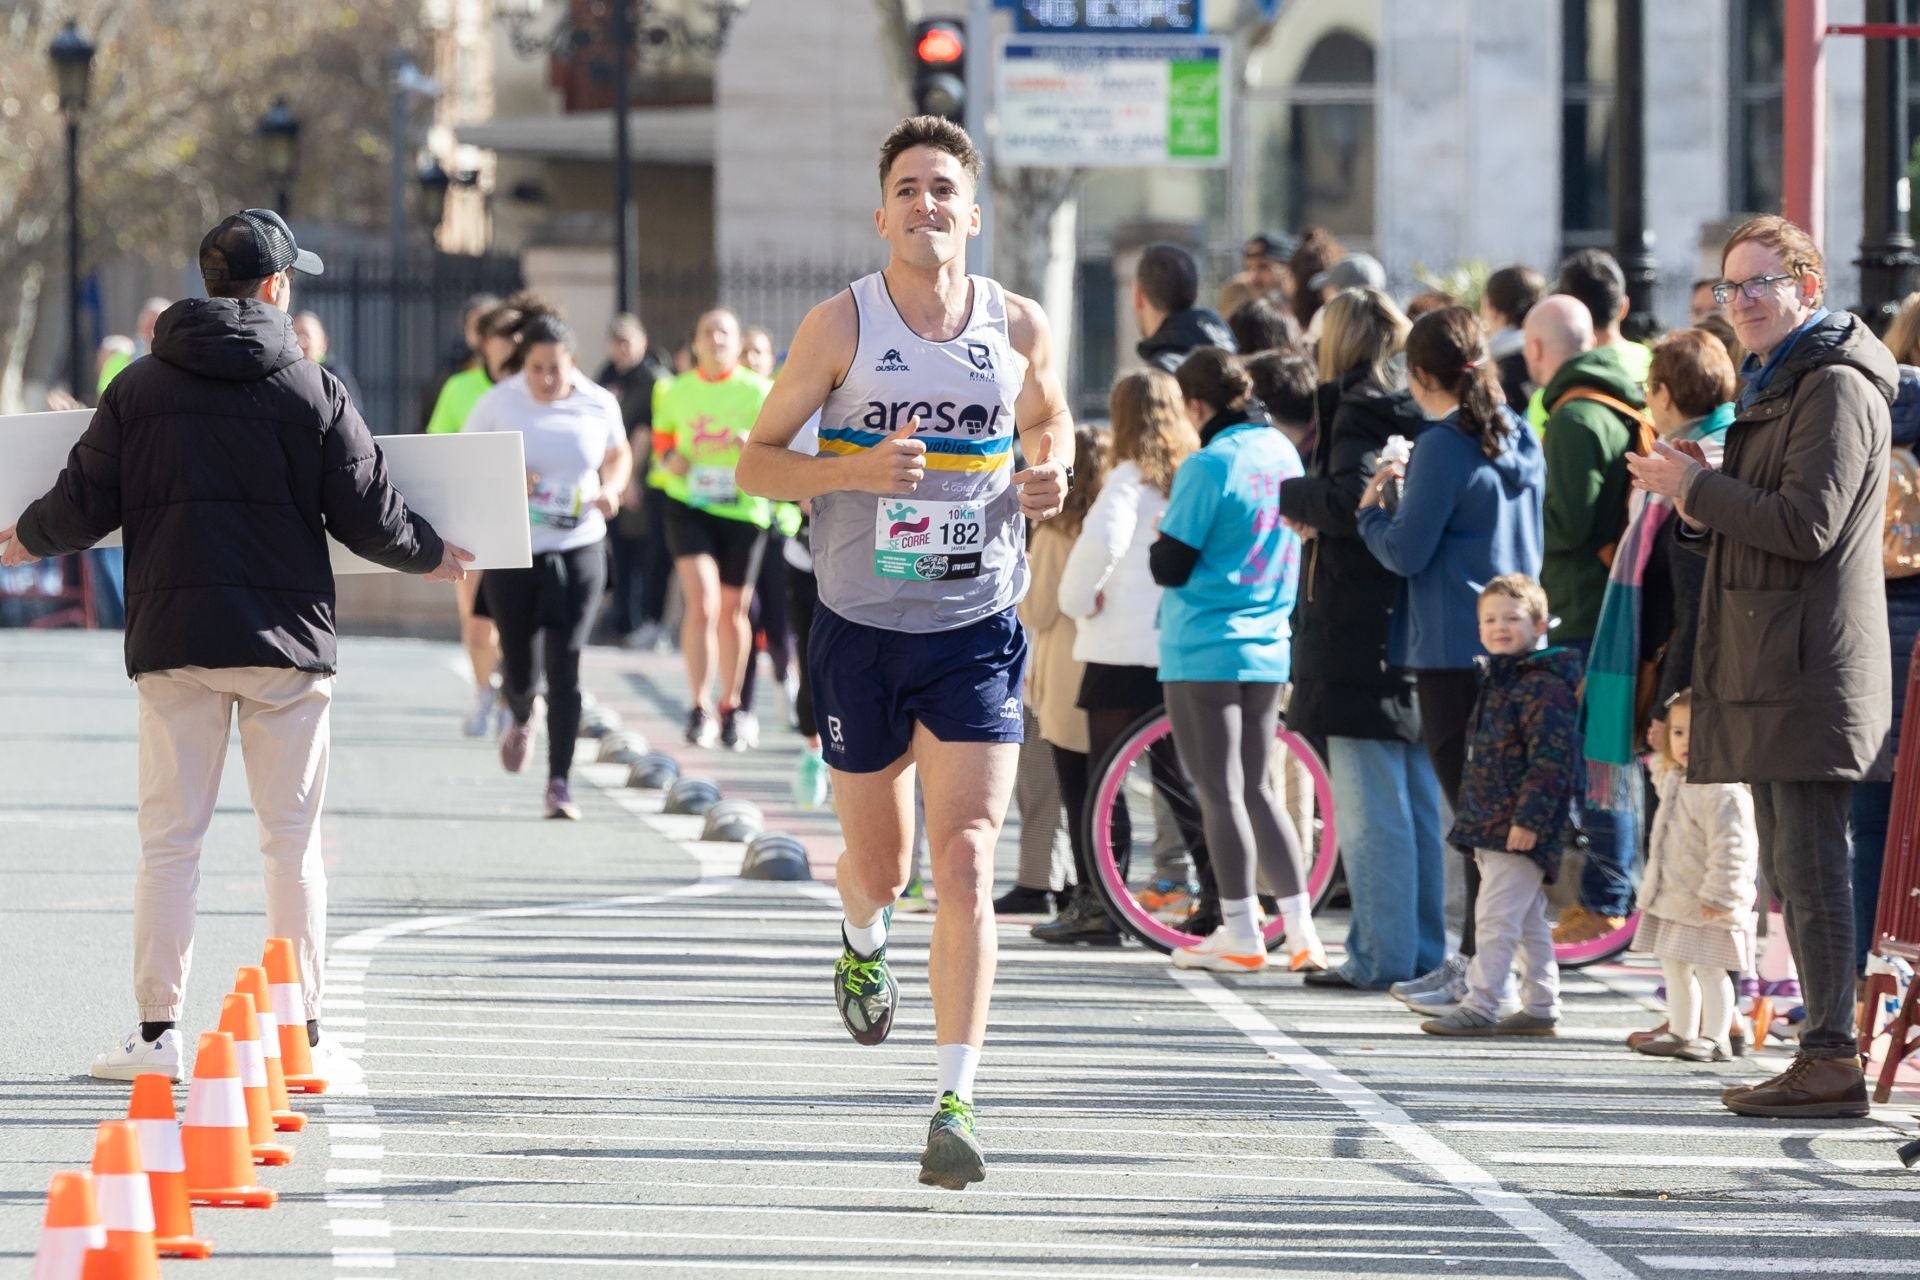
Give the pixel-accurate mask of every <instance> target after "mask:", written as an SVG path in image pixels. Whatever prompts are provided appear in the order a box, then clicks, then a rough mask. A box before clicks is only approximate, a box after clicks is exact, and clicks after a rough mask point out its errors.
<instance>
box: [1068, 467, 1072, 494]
mask: <svg viewBox="0 0 1920 1280" xmlns="http://www.w3.org/2000/svg"><path fill="white" fill-rule="evenodd" d="M1067 488H1069V489H1071V488H1073V468H1072V467H1068V468H1067Z"/></svg>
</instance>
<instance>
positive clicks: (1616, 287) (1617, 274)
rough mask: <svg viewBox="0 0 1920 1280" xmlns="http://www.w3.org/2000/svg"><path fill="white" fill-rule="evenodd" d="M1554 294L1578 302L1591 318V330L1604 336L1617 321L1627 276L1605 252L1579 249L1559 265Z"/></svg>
mask: <svg viewBox="0 0 1920 1280" xmlns="http://www.w3.org/2000/svg"><path fill="white" fill-rule="evenodd" d="M1553 291H1554V292H1555V293H1566V294H1571V295H1572V296H1574V297H1576V298H1578V299H1579V300H1580V304H1581V305H1582V306H1584V307H1585V308H1586V309H1587V314H1588V315H1590V316H1592V317H1593V331H1594V332H1595V333H1596V334H1599V333H1605V332H1606V331H1607V330H1608V329H1611V328H1612V327H1613V326H1614V325H1616V324H1618V323H1619V322H1620V304H1621V303H1622V302H1625V301H1626V300H1627V277H1626V273H1625V272H1623V271H1621V270H1620V263H1619V261H1618V260H1617V259H1615V258H1614V256H1613V255H1612V254H1610V253H1608V252H1607V251H1606V250H1605V249H1582V250H1580V252H1578V253H1574V254H1569V255H1568V256H1567V259H1566V261H1564V262H1562V263H1561V264H1560V281H1559V283H1558V284H1556V285H1555V286H1554V290H1553Z"/></svg>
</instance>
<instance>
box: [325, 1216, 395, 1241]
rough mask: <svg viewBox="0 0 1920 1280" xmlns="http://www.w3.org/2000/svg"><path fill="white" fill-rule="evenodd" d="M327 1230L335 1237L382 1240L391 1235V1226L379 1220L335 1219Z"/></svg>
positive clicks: (389, 1223) (328, 1225)
mask: <svg viewBox="0 0 1920 1280" xmlns="http://www.w3.org/2000/svg"><path fill="white" fill-rule="evenodd" d="M327 1229H328V1230H329V1231H331V1232H333V1234H334V1235H336V1236H352V1237H357V1238H360V1239H368V1240H372V1239H379V1240H384V1239H386V1238H387V1237H389V1236H391V1235H392V1234H393V1224H392V1223H391V1222H388V1221H386V1220H385V1219H379V1218H335V1219H334V1220H333V1221H332V1222H329V1223H328V1224H327Z"/></svg>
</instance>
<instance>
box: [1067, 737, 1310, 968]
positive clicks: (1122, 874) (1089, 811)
mask: <svg viewBox="0 0 1920 1280" xmlns="http://www.w3.org/2000/svg"><path fill="white" fill-rule="evenodd" d="M1268 770H1269V775H1270V776H1271V777H1273V778H1274V780H1275V785H1274V792H1275V794H1276V796H1279V797H1281V798H1282V799H1283V805H1282V808H1283V810H1284V811H1285V812H1286V814H1287V816H1288V817H1289V818H1291V819H1292V821H1293V823H1294V826H1295V829H1296V830H1297V831H1298V832H1299V834H1300V843H1301V851H1302V853H1303V854H1304V856H1305V860H1306V866H1305V867H1304V868H1303V870H1304V871H1305V878H1306V891H1307V896H1308V899H1309V900H1310V901H1311V902H1312V903H1313V904H1314V905H1315V906H1316V907H1317V906H1319V904H1320V903H1321V901H1322V900H1323V899H1324V898H1325V897H1326V894H1327V891H1328V890H1329V889H1331V888H1332V886H1333V881H1334V874H1335V872H1336V871H1337V870H1338V868H1339V863H1340V852H1339V850H1340V844H1339V832H1338V830H1337V829H1336V827H1335V824H1334V815H1333V786H1332V784H1331V783H1330V782H1329V781H1328V778H1327V769H1326V766H1325V765H1324V764H1323V763H1321V760H1320V757H1319V756H1318V755H1317V754H1316V753H1315V752H1314V750H1313V748H1312V747H1310V746H1308V745H1307V743H1306V741H1305V739H1303V738H1301V737H1300V736H1299V735H1298V734H1296V733H1294V732H1293V731H1292V730H1290V729H1288V728H1287V726H1286V724H1285V722H1284V721H1283V722H1281V724H1280V725H1279V728H1278V729H1277V731H1276V732H1275V734H1274V751H1273V754H1272V756H1271V757H1270V760H1269V764H1268ZM1156 801H1157V803H1156ZM1162 814H1168V815H1170V816H1171V817H1172V819H1173V824H1174V830H1173V831H1170V832H1167V831H1161V830H1160V827H1161V825H1162V821H1161V815H1162ZM1116 818H1118V819H1119V822H1118V825H1119V829H1120V834H1121V835H1122V836H1123V837H1124V838H1125V841H1126V847H1125V848H1119V847H1116V845H1117V844H1118V843H1119V842H1118V841H1117V840H1116V838H1115V827H1116ZM1083 820H1084V822H1085V823H1086V825H1087V831H1086V848H1087V851H1088V855H1089V858H1090V860H1091V861H1092V863H1093V869H1094V888H1095V890H1096V891H1097V892H1098V893H1099V894H1100V897H1101V900H1102V902H1103V903H1104V904H1105V906H1106V909H1107V913H1108V914H1109V915H1111V916H1112V917H1113V918H1114V920H1115V921H1116V922H1117V923H1118V924H1119V925H1120V927H1121V928H1122V929H1124V930H1125V931H1126V932H1128V933H1130V934H1132V935H1133V936H1134V937H1135V938H1137V939H1139V940H1140V941H1141V942H1143V943H1145V944H1146V945H1147V946H1150V947H1152V948H1154V949H1155V950H1157V951H1172V950H1173V949H1174V948H1175V947H1179V946H1186V945H1188V944H1190V943H1193V942H1197V941H1199V938H1200V935H1199V934H1196V933H1190V932H1188V931H1186V930H1185V929H1183V928H1182V927H1181V923H1182V921H1183V920H1185V919H1187V918H1189V917H1190V914H1191V908H1192V904H1191V902H1189V903H1188V904H1186V906H1185V907H1184V908H1176V909H1174V910H1171V911H1167V910H1162V911H1155V910H1152V909H1150V908H1149V907H1147V906H1146V905H1144V904H1143V903H1142V902H1141V900H1140V894H1141V893H1142V892H1144V891H1145V889H1146V886H1147V884H1148V882H1149V881H1150V880H1151V879H1152V878H1153V876H1152V868H1153V859H1152V858H1151V857H1136V856H1135V853H1136V851H1139V852H1142V853H1144V852H1145V851H1146V850H1148V849H1151V848H1154V847H1155V846H1157V845H1163V843H1164V842H1167V841H1171V840H1172V839H1175V838H1177V839H1178V841H1179V843H1180V845H1181V846H1183V847H1184V851H1185V852H1187V853H1188V854H1189V856H1190V855H1191V853H1192V851H1193V849H1194V847H1195V846H1196V845H1198V844H1199V843H1200V836H1199V820H1198V808H1197V805H1196V804H1195V801H1194V799H1193V793H1192V789H1191V785H1190V784H1189V782H1188V781H1187V773H1186V770H1185V767H1184V766H1183V765H1182V764H1181V762H1180V759H1179V756H1178V754H1177V752H1176V751H1175V750H1174V745H1173V725H1172V723H1171V722H1170V721H1169V720H1168V719H1167V714H1166V711H1165V710H1164V709H1160V708H1156V709H1155V710H1153V711H1150V712H1148V713H1147V714H1146V715H1144V716H1142V717H1141V718H1140V719H1139V720H1137V721H1135V722H1134V724H1133V725H1132V726H1131V727H1130V728H1129V729H1128V730H1127V731H1126V732H1125V733H1124V734H1122V735H1121V736H1120V739H1119V741H1117V742H1116V743H1114V744H1113V746H1112V747H1111V748H1110V749H1109V750H1108V751H1107V753H1106V754H1105V755H1104V756H1102V757H1101V758H1100V760H1099V762H1098V763H1097V764H1096V766H1095V767H1094V770H1093V773H1092V779H1091V783H1090V785H1089V787H1088V796H1087V806H1086V813H1085V816H1084V819H1083ZM1143 831H1144V832H1145V833H1146V834H1145V835H1144V838H1143ZM1262 935H1263V936H1264V937H1265V939H1266V943H1267V947H1268V949H1269V950H1271V949H1273V948H1274V947H1276V946H1278V945H1279V944H1280V941H1281V939H1282V938H1283V937H1284V935H1285V929H1284V927H1283V926H1282V924H1281V922H1280V920H1279V918H1278V917H1277V916H1276V917H1275V918H1273V919H1271V920H1268V921H1267V922H1266V923H1265V925H1264V926H1263V928H1262Z"/></svg>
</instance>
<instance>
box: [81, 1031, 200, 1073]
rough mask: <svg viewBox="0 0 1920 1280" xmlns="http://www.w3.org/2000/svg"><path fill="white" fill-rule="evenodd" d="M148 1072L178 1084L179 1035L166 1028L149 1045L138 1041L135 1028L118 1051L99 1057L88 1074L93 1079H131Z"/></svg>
mask: <svg viewBox="0 0 1920 1280" xmlns="http://www.w3.org/2000/svg"><path fill="white" fill-rule="evenodd" d="M149 1071H156V1072H159V1073H160V1074H161V1075H164V1076H165V1077H166V1078H167V1079H169V1080H172V1081H173V1082H174V1083H176V1084H178V1083H179V1081H180V1033H179V1032H178V1031H176V1030H174V1029H173V1028H171V1027H169V1028H168V1029H167V1030H165V1031H162V1032H161V1033H160V1038H159V1039H158V1040H155V1041H153V1042H151V1043H149V1042H147V1041H145V1040H142V1039H141V1038H140V1028H138V1027H135V1028H134V1029H133V1030H132V1031H129V1032H128V1033H127V1038H126V1039H125V1040H122V1041H121V1042H120V1047H119V1048H118V1049H112V1050H109V1051H108V1052H106V1053H103V1054H99V1055H98V1056H96V1057H95V1058H94V1060H93V1067H92V1069H91V1070H90V1072H89V1074H90V1075H92V1076H93V1078H94V1079H95V1080H132V1079H133V1078H135V1077H136V1076H140V1075H144V1074H145V1073H147V1072H149Z"/></svg>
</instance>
